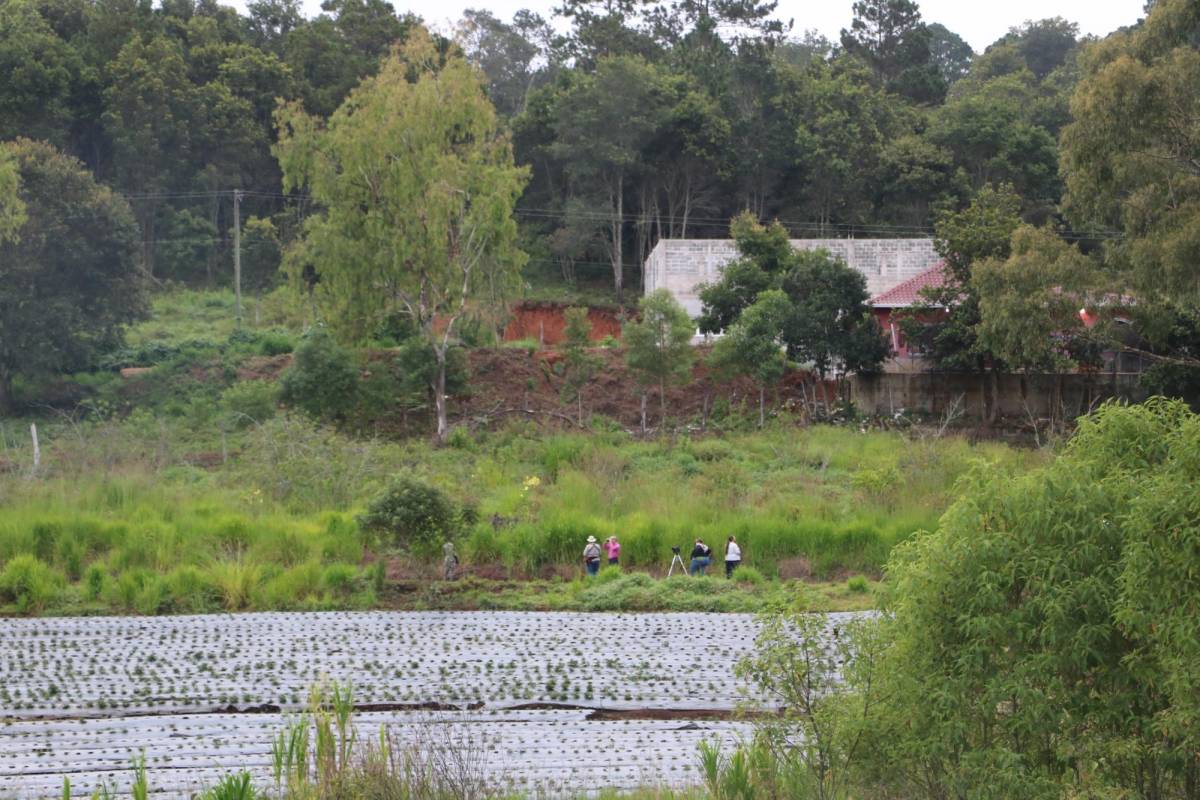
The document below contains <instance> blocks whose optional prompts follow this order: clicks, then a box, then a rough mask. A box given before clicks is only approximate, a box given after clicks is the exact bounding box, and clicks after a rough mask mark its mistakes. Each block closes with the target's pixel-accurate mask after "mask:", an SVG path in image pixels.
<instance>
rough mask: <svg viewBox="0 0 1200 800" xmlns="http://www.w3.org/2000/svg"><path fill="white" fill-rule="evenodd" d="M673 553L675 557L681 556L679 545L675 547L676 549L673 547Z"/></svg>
mask: <svg viewBox="0 0 1200 800" xmlns="http://www.w3.org/2000/svg"><path fill="white" fill-rule="evenodd" d="M671 552H672V553H674V554H675V555H679V545H675V546H674V547H672V548H671Z"/></svg>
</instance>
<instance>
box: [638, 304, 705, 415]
mask: <svg viewBox="0 0 1200 800" xmlns="http://www.w3.org/2000/svg"><path fill="white" fill-rule="evenodd" d="M638 311H639V313H638V316H637V318H636V319H634V320H631V321H629V322H626V323H625V325H624V327H623V328H622V329H621V341H622V344H623V345H624V346H625V362H626V363H627V364H628V365H629V368H630V369H631V370H632V371H633V372H634V374H635V375H636V376H637V380H638V383H640V384H641V385H642V386H643V387H646V386H652V385H654V384H657V385H658V407H659V419H660V420H661V424H662V427H663V429H664V430H665V428H666V424H667V386H668V385H669V384H673V383H684V382H686V381H687V380H689V379H690V378H691V376H692V360H693V358H694V353H693V352H692V335H693V333H694V332H695V330H696V328H695V325H694V324H693V323H692V320H691V318H690V317H688V315H687V311H685V310H684V308H683V306H681V305H679V302H678V301H677V300H676V299H675V298H674V297H672V296H671V293H670V292H668V291H667V290H666V289H656V290H654V291H653V292H651V293H650V294H648V295H646V296H645V297H643V298H642V299H641V302H639V303H638ZM645 424H646V392H645V389H644V388H643V391H642V427H643V428H644V427H645Z"/></svg>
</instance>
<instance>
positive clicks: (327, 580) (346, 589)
mask: <svg viewBox="0 0 1200 800" xmlns="http://www.w3.org/2000/svg"><path fill="white" fill-rule="evenodd" d="M358 583H359V575H358V567H356V566H354V565H353V564H330V565H329V566H327V567H326V568H325V569H324V571H323V572H322V573H321V588H322V589H324V590H325V591H327V592H329V594H331V595H333V596H334V597H338V598H342V599H344V598H346V597H349V596H350V595H352V594H354V592H355V591H356V590H357V589H358Z"/></svg>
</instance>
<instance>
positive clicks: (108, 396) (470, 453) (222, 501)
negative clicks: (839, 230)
mask: <svg viewBox="0 0 1200 800" xmlns="http://www.w3.org/2000/svg"><path fill="white" fill-rule="evenodd" d="M288 298H289V295H287V293H286V292H275V293H272V294H271V295H268V296H266V297H264V298H263V299H262V301H261V304H260V303H259V301H258V300H256V299H254V298H247V301H246V312H245V315H246V322H245V325H244V327H243V329H242V330H241V331H239V330H237V329H236V327H235V324H234V311H233V299H232V296H231V294H230V293H229V292H222V291H217V292H203V291H180V292H174V293H171V294H167V295H161V296H159V297H157V298H156V299H155V302H154V314H153V317H152V318H151V319H150V320H148V321H146V322H143V323H140V324H139V325H137V326H135V327H133V328H132V329H131V330H130V331H129V335H128V337H127V343H126V347H125V348H124V349H123V350H121V351H119V352H117V353H114V354H113V355H112V357H111V358H110V361H111V363H110V364H108V365H107V366H106V367H102V368H98V369H97V370H96V371H94V372H91V373H86V374H82V375H75V376H69V377H68V376H64V377H60V378H58V379H54V380H48V381H46V382H42V383H29V384H23V385H22V386H20V387H19V388H20V390H21V391H22V392H24V393H26V396H27V398H30V399H31V398H35V397H41V398H43V399H42V400H40V401H36V402H34V401H29V402H27V403H26V408H27V411H26V416H25V417H23V418H21V419H9V420H0V507H2V508H3V509H4V513H3V514H0V612H4V613H92V612H101V611H121V612H136V613H143V614H154V613H165V612H197V611H210V610H216V609H227V610H242V609H309V608H314V609H315V608H368V607H404V608H477V607H503V608H545V609H551V608H564V609H565V608H573V609H585V610H589V609H590V610H607V609H609V608H613V607H622V608H624V607H628V608H631V609H643V610H660V609H687V608H696V609H713V610H753V609H754V608H758V607H762V606H763V605H765V604H768V603H770V602H774V601H775V600H778V599H780V598H781V597H785V598H789V599H794V597H795V596H796V595H797V594H798V593H799V594H803V595H804V596H805V597H808V598H810V600H811V602H812V603H814V604H819V605H823V606H824V607H833V608H857V607H862V606H863V605H869V604H870V597H871V588H870V583H869V581H872V580H875V579H877V578H879V577H880V575H881V571H882V569H883V566H884V564H885V561H886V559H887V556H888V554H889V552H890V551H891V549H892V548H893V547H894V546H895V545H896V543H897V542H900V541H902V540H903V539H905V538H907V537H909V536H911V535H912V534H913V533H914V532H915V531H917V530H920V529H928V528H932V527H933V526H934V525H935V523H936V521H937V519H938V517H939V515H940V514H941V513H942V511H943V510H944V509H946V508H947V507H948V505H949V504H950V502H951V499H952V497H953V496H954V486H955V481H956V480H957V479H958V477H959V476H961V475H963V474H964V473H965V472H966V471H967V470H970V469H989V470H1001V471H1012V472H1021V471H1024V470H1027V469H1029V468H1030V467H1032V466H1034V465H1036V464H1038V463H1041V461H1042V460H1043V459H1044V457H1045V456H1044V454H1042V453H1039V452H1037V451H1032V450H1020V449H1014V448H1011V447H1008V446H1005V445H1000V444H980V445H972V444H969V443H968V442H967V441H965V440H963V439H959V438H954V437H946V438H936V437H926V438H922V437H920V436H918V435H915V434H914V435H902V434H899V433H881V432H870V433H864V432H860V431H859V430H857V429H856V428H854V427H852V426H844V427H822V426H816V427H800V426H797V425H796V424H794V423H793V421H792V420H791V418H790V417H789V416H787V415H786V414H781V415H780V416H778V417H777V418H775V419H774V420H773V421H772V422H771V423H770V424H769V425H768V427H767V428H766V429H765V430H761V431H759V430H756V429H755V423H756V421H757V418H756V415H750V416H747V417H746V418H744V419H743V418H741V417H739V416H738V413H737V412H736V411H735V412H732V413H730V414H729V415H727V416H726V418H725V419H724V420H723V422H722V424H721V430H720V431H718V432H717V433H716V435H714V432H713V431H711V430H710V432H709V433H708V434H707V435H697V436H695V437H692V436H691V435H675V436H665V437H663V438H659V439H650V440H644V439H641V438H638V437H636V436H633V435H631V434H629V433H627V432H626V431H624V430H622V429H621V428H620V426H618V425H616V424H615V423H614V422H613V421H612V420H610V419H606V418H603V417H599V416H597V417H595V418H594V419H593V424H592V429H591V430H590V431H587V432H574V433H561V432H556V431H555V430H554V429H547V428H541V427H538V426H537V425H536V424H534V423H511V424H507V425H502V426H500V427H495V426H494V425H495V424H494V423H493V426H492V427H488V426H481V427H478V428H477V429H476V430H474V431H472V430H471V429H469V428H468V427H467V426H463V427H460V428H457V429H456V430H455V431H454V435H453V436H452V437H451V444H450V446H449V447H442V448H437V447H433V446H431V445H430V444H429V443H428V442H427V441H425V440H424V439H420V438H409V439H397V438H395V433H396V428H394V427H391V428H389V427H388V426H386V425H385V426H383V427H382V428H381V427H379V421H380V420H381V419H388V418H390V419H394V418H395V414H396V409H395V406H396V402H397V401H396V397H395V395H394V394H392V393H391V390H390V389H388V388H387V386H388V385H387V384H386V383H380V384H379V386H380V387H382V388H381V389H378V390H374V391H373V390H370V389H369V386H370V385H372V382H373V381H376V379H374V378H373V379H372V381H364V384H363V385H364V386H365V387H368V388H364V389H363V390H362V391H361V392H360V399H359V401H358V404H357V406H356V407H355V409H354V410H353V411H352V412H351V413H350V414H349V415H347V416H346V417H345V418H343V419H342V421H341V423H340V424H339V425H337V426H336V427H334V426H327V425H320V424H318V423H315V422H313V421H312V420H310V419H309V418H307V417H305V416H303V415H300V414H298V413H290V412H288V411H286V410H284V409H280V408H279V406H278V402H277V401H278V382H277V381H276V380H275V377H277V375H278V370H279V369H280V368H281V367H279V366H278V365H279V364H281V363H286V356H285V355H283V354H286V353H288V352H290V351H291V349H292V347H293V344H294V343H295V341H296V337H297V335H298V333H299V328H300V327H301V326H302V325H303V316H304V309H303V308H299V307H297V306H296V304H295V303H294V302H293V301H291V300H289V299H288ZM350 357H351V358H353V359H355V360H356V361H357V362H359V363H357V366H358V367H359V368H360V369H361V370H362V371H363V373H364V374H367V373H370V372H376V373H378V372H382V370H378V369H376V368H375V365H374V364H373V363H372V362H371V361H369V360H368V358H367V356H366V354H365V353H356V354H353V355H352V356H350ZM281 359H282V361H281ZM129 366H134V367H142V368H143V369H142V370H140V371H138V372H137V374H136V375H135V376H133V377H122V376H120V375H119V374H118V373H117V371H116V368H117V367H129ZM596 391H600V389H596ZM608 391H614V389H613V388H611V387H610V388H609V389H608ZM630 391H632V389H631V390H630ZM51 408H54V409H57V410H49V409H51ZM403 413H407V412H403ZM751 417H753V419H751ZM31 422H36V423H37V424H38V426H39V428H40V430H41V439H42V463H41V466H40V468H39V469H38V470H37V471H36V473H34V472H33V471H32V470H31V469H30V467H31V463H32V453H31V448H30V443H29V438H28V433H27V431H28V425H29V423H31ZM416 429H417V430H422V429H424V426H423V425H422V424H420V420H418V425H417V426H416ZM401 477H406V478H413V479H416V480H417V481H420V482H423V483H425V484H428V485H430V486H433V487H436V488H438V489H440V490H441V491H442V492H444V493H445V495H446V496H447V497H448V498H449V500H450V501H451V503H452V504H453V506H454V508H455V509H456V519H457V525H456V528H455V530H454V533H453V536H454V538H455V539H456V542H457V546H458V551H459V554H460V555H461V557H462V559H463V567H464V573H465V576H466V577H467V578H468V580H466V581H464V582H462V583H460V584H456V585H455V586H454V587H453V588H452V589H450V590H445V591H443V590H442V589H441V588H437V587H434V588H429V587H430V586H431V585H432V584H431V580H432V579H433V578H434V577H435V576H436V566H435V565H434V563H433V559H434V558H436V553H437V551H438V549H439V547H440V542H427V543H426V545H425V546H424V547H419V548H417V549H416V550H415V551H413V550H411V549H410V550H404V549H400V548H397V547H395V546H394V544H395V543H394V542H388V541H381V540H378V539H376V538H374V537H372V536H368V535H366V534H365V533H364V532H363V531H362V530H360V527H359V525H358V522H357V519H356V518H357V516H358V514H360V513H361V512H362V511H363V510H364V509H366V507H367V506H368V504H369V503H370V502H371V501H372V499H374V498H375V497H377V496H378V495H379V494H380V493H381V492H383V491H384V490H385V489H386V488H387V487H388V486H389V485H391V484H392V483H393V482H394V481H395V480H396V479H398V478H401ZM589 535H593V536H596V537H597V538H598V539H601V540H603V539H605V538H607V537H608V536H611V535H615V536H617V537H619V539H620V541H621V543H622V566H623V567H624V568H625V569H627V570H633V571H635V572H637V573H639V574H637V575H631V576H630V575H627V576H624V577H619V576H610V577H611V578H613V580H612V581H611V583H610V582H609V580H608V578H606V579H605V580H602V581H593V582H591V583H584V582H581V581H580V580H578V578H579V560H580V554H581V551H582V548H583V544H584V541H585V539H586V538H587V537H588V536H589ZM730 535H734V536H736V537H737V538H738V541H739V542H740V544H741V546H742V548H743V552H744V555H745V562H744V564H745V566H744V567H743V569H742V571H741V572H740V578H741V580H740V581H739V582H735V583H733V584H727V583H724V582H721V583H720V584H717V583H716V582H713V581H710V582H707V583H706V582H692V583H688V582H679V581H671V582H662V581H657V580H655V578H656V577H658V576H661V575H662V574H663V573H665V571H666V566H667V564H668V563H669V561H670V548H671V546H673V545H678V546H680V547H682V548H683V549H684V553H685V555H686V553H687V551H688V550H690V545H691V542H692V540H693V539H695V538H696V537H702V538H704V539H705V540H706V541H708V542H709V543H710V544H711V545H713V546H714V549H715V550H716V551H717V553H718V554H719V553H720V552H721V544H722V543H723V542H724V541H725V539H726V538H727V537H728V536H730ZM718 558H719V555H718ZM719 568H720V566H719V565H714V570H716V569H719ZM852 576H861V577H859V578H857V579H856V580H855V582H854V587H855V588H854V590H849V589H848V588H847V586H848V584H847V579H848V578H850V577H852ZM781 579H782V580H784V581H796V580H800V581H804V582H805V583H804V584H803V586H799V585H797V584H792V583H788V584H783V583H780V580H781ZM864 579H865V580H867V581H868V583H867V584H866V585H865V586H864V584H863V581H864ZM704 585H709V586H711V588H710V589H704V590H700V589H698V587H700V586H704ZM718 585H719V586H720V587H721V588H716V587H717V586H718ZM785 586H786V587H787V588H784V587H785ZM414 587H415V588H414ZM600 587H603V588H600ZM613 598H619V599H618V600H614V599H613Z"/></svg>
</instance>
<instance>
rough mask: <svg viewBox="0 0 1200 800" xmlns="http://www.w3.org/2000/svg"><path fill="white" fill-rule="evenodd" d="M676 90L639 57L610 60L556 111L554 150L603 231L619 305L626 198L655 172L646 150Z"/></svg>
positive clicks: (574, 88)
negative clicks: (645, 175) (649, 171)
mask: <svg viewBox="0 0 1200 800" xmlns="http://www.w3.org/2000/svg"><path fill="white" fill-rule="evenodd" d="M671 99H672V95H671V87H670V85H669V83H668V81H667V80H666V77H665V75H664V74H663V73H662V72H661V71H660V70H659V69H657V68H656V67H654V66H653V65H651V64H649V63H647V62H646V61H644V60H643V59H641V58H637V57H632V56H619V57H613V58H605V59H602V60H601V61H600V63H599V64H598V65H597V68H596V71H595V73H594V74H592V75H586V76H581V77H579V78H578V79H577V80H576V81H575V82H573V83H572V84H571V85H569V87H568V88H567V89H566V91H565V92H564V93H563V94H562V95H561V97H560V98H559V100H558V102H557V104H556V107H555V119H554V123H553V125H554V134H555V139H554V142H553V144H551V145H550V150H551V152H552V153H553V155H554V156H555V157H556V158H559V159H561V160H562V161H563V162H564V163H565V165H566V167H565V169H566V173H567V175H568V176H569V178H570V179H571V180H572V182H573V185H574V187H575V193H576V196H579V197H581V198H583V199H585V200H586V201H587V202H588V205H589V206H590V209H591V210H589V211H587V212H586V214H587V215H588V216H591V217H592V218H593V219H594V220H595V221H596V223H597V224H596V227H600V226H603V230H604V238H603V241H604V246H605V249H606V251H607V254H608V258H609V261H610V263H611V265H612V275H613V287H614V290H615V294H616V298H617V301H618V302H621V301H622V299H623V296H624V290H625V266H626V263H627V261H626V257H627V254H626V243H625V233H626V217H627V214H628V210H627V209H628V207H627V205H626V194H627V193H628V192H629V191H630V188H631V186H632V185H634V184H635V183H636V181H638V180H639V179H640V178H641V177H642V176H643V173H644V171H645V170H647V169H648V168H649V165H648V164H647V163H646V160H645V152H646V150H645V148H646V147H647V145H648V144H649V143H650V141H651V139H652V138H653V137H654V135H655V134H656V133H657V131H658V130H659V128H660V126H661V125H662V124H663V123H664V122H665V121H666V120H667V118H668V114H669V112H670V108H671Z"/></svg>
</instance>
